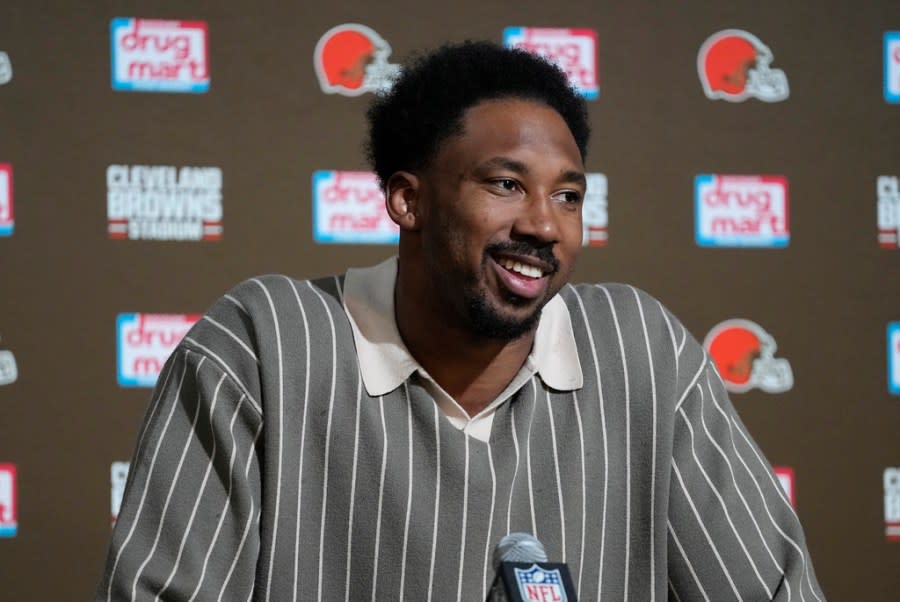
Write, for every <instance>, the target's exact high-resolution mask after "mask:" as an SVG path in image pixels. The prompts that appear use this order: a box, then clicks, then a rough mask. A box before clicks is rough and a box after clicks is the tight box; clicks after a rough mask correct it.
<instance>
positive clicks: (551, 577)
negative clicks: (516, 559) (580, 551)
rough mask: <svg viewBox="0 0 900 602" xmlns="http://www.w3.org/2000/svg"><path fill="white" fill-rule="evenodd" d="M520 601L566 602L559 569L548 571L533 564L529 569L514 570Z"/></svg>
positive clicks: (566, 598)
mask: <svg viewBox="0 0 900 602" xmlns="http://www.w3.org/2000/svg"><path fill="white" fill-rule="evenodd" d="M515 574H516V583H517V584H518V586H519V594H520V595H521V596H522V600H528V601H529V602H531V601H533V602H567V601H568V597H567V596H566V590H565V588H564V587H563V581H562V575H561V574H560V572H559V569H554V570H552V571H548V570H546V569H542V568H541V567H539V566H538V565H536V564H534V565H532V566H531V568H530V569H518V568H517V569H515Z"/></svg>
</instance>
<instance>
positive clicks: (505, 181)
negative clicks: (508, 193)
mask: <svg viewBox="0 0 900 602" xmlns="http://www.w3.org/2000/svg"><path fill="white" fill-rule="evenodd" d="M494 184H496V185H497V186H499V187H500V188H502V189H503V190H515V189H516V181H515V180H513V179H510V178H500V179H499V180H494Z"/></svg>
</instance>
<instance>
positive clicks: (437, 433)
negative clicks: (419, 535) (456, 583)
mask: <svg viewBox="0 0 900 602" xmlns="http://www.w3.org/2000/svg"><path fill="white" fill-rule="evenodd" d="M433 410H434V443H435V448H436V450H437V451H436V459H435V466H436V468H435V473H436V474H435V477H434V521H433V522H432V523H431V525H432V526H431V564H430V566H429V569H428V599H429V600H431V599H432V595H433V591H434V560H435V555H436V554H437V526H438V518H439V516H440V512H441V506H440V504H441V425H440V411H439V410H438V406H437V404H434V407H433Z"/></svg>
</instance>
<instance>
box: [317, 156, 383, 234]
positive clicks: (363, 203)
mask: <svg viewBox="0 0 900 602" xmlns="http://www.w3.org/2000/svg"><path fill="white" fill-rule="evenodd" d="M312 196H313V238H314V239H315V241H316V242H319V243H338V244H383V245H392V244H396V243H397V241H398V240H400V229H399V228H398V227H397V224H395V223H394V222H393V221H392V220H391V218H390V216H389V215H388V213H387V210H386V209H385V206H384V200H385V199H384V192H382V190H381V187H380V186H379V185H378V178H377V177H376V176H375V174H374V173H372V172H368V171H332V170H319V171H316V172H314V173H313V176H312Z"/></svg>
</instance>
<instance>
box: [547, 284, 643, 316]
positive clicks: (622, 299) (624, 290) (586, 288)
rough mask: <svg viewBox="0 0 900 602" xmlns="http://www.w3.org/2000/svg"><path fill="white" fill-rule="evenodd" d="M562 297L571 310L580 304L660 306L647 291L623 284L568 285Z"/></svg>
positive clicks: (623, 306)
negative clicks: (646, 304)
mask: <svg viewBox="0 0 900 602" xmlns="http://www.w3.org/2000/svg"><path fill="white" fill-rule="evenodd" d="M560 295H561V296H562V298H563V300H565V302H566V304H567V305H568V306H569V308H570V310H571V309H573V307H574V308H578V306H579V304H591V305H596V304H601V305H604V306H609V305H613V306H621V307H622V308H626V307H631V306H633V305H634V303H635V302H638V303H641V304H645V303H652V304H660V302H659V301H658V300H657V299H656V297H654V296H653V295H651V294H650V293H648V292H647V291H645V290H643V289H640V288H638V287H636V286H633V285H631V284H625V283H622V282H599V283H591V282H580V283H577V284H568V285H566V286H565V287H564V288H563V289H562V290H561V291H560Z"/></svg>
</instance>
